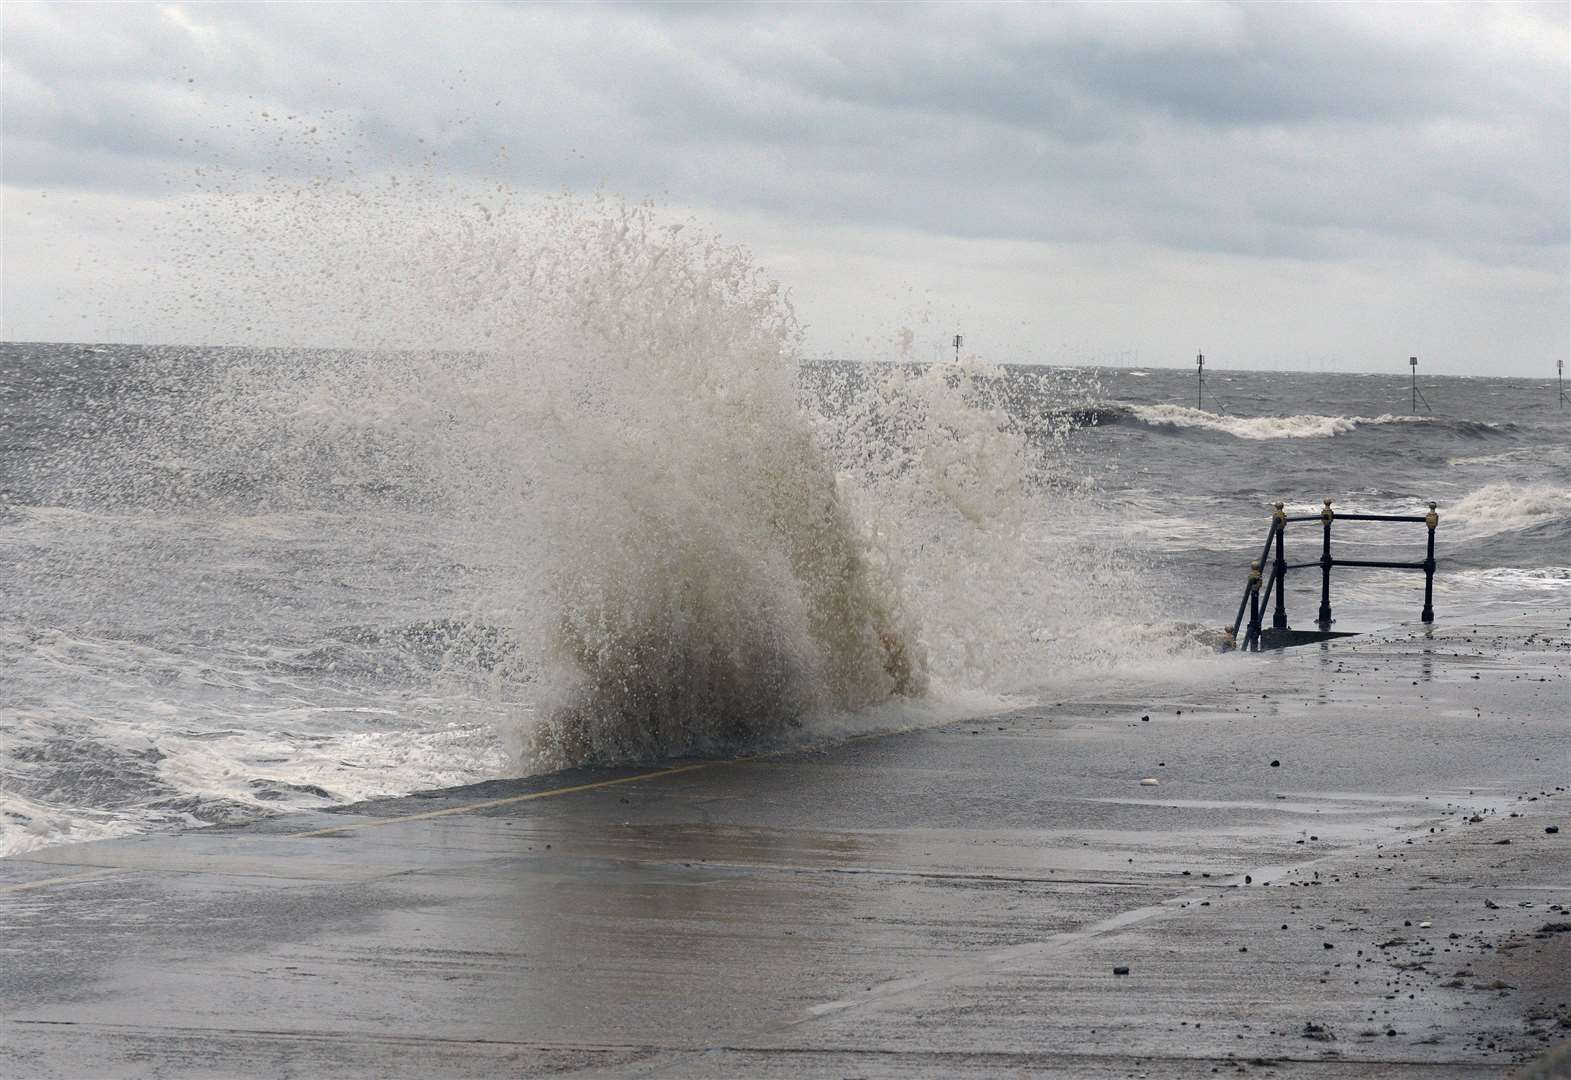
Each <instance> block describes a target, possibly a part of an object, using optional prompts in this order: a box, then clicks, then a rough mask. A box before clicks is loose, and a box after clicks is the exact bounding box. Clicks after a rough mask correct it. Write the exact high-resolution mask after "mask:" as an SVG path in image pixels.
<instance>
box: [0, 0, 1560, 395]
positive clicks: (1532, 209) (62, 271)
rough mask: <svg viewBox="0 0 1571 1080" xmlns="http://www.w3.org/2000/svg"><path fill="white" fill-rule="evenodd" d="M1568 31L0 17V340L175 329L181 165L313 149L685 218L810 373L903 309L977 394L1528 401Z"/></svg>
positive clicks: (1136, 7)
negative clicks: (1443, 383) (1441, 377)
mask: <svg viewBox="0 0 1571 1080" xmlns="http://www.w3.org/2000/svg"><path fill="white" fill-rule="evenodd" d="M1567 11H1568V5H1567V4H1566V3H1564V2H1560V0H1557V2H1553V3H1542V4H1531V3H1528V4H1485V3H1465V4H1440V3H1427V4H1401V3H1379V4H1348V3H1337V4H1331V3H1324V4H1321V3H1303V4H1294V3H1261V4H1248V3H1160V4H1150V5H1148V4H1139V3H1105V4H1008V5H1004V4H1000V5H989V4H975V3H967V4H936V3H934V4H909V5H902V4H882V5H820V4H794V5H785V6H768V5H719V4H713V5H712V4H690V5H682V4H670V5H663V4H628V5H615V6H612V5H593V4H555V5H528V4H486V3H465V4H413V3H411V4H397V5H394V4H352V5H343V4H332V3H310V4H303V3H302V4H284V3H277V4H260V3H257V4H209V3H202V4H197V3H167V4H157V3H154V4H138V3H125V4H76V3H50V4H26V3H17V2H11V3H8V4H6V5H5V6H4V8H3V11H0V19H3V67H4V83H3V100H0V104H3V109H4V112H3V136H4V142H3V152H4V159H3V170H4V172H3V183H4V235H3V239H4V275H3V285H4V302H3V317H4V325H3V335H4V337H5V338H7V339H11V340H38V339H45V340H126V339H134V340H147V339H150V338H158V337H160V336H161V335H162V336H168V335H171V334H176V333H177V331H176V330H174V329H171V328H168V327H165V328H162V329H161V328H160V327H157V326H146V325H142V323H140V322H138V321H137V320H136V319H135V318H133V317H132V316H131V315H130V314H127V313H128V312H132V311H135V310H148V309H149V303H148V301H147V298H146V297H145V296H143V295H142V294H143V293H145V292H146V291H148V290H156V289H158V288H162V287H164V286H162V285H161V284H160V281H161V279H160V278H159V277H158V275H156V274H148V273H146V272H145V268H144V267H141V266H139V263H138V260H139V258H145V253H146V252H147V251H148V250H150V249H151V248H152V247H154V246H155V245H156V244H157V243H165V244H167V242H168V237H169V236H170V235H172V232H173V231H175V230H172V229H171V226H170V224H169V222H170V219H171V215H177V214H179V213H180V212H182V211H181V209H180V208H181V207H182V206H188V205H189V203H190V200H191V198H192V194H193V192H195V191H196V190H197V185H199V184H200V183H201V182H202V179H201V176H199V175H198V173H199V170H206V171H208V172H211V171H212V170H213V169H215V168H217V169H220V170H222V171H224V173H225V175H226V176H228V177H230V179H229V181H227V183H228V185H229V188H228V189H229V190H230V191H231V192H232V193H233V197H236V198H238V197H240V193H241V192H243V190H244V189H245V186H246V184H247V182H248V181H247V177H253V178H254V179H255V183H256V184H258V185H261V184H262V183H263V179H262V178H263V177H264V176H265V175H266V174H267V173H268V172H269V171H270V170H271V171H272V172H274V173H275V174H276V173H278V172H284V173H287V172H288V171H289V170H290V169H291V168H295V167H298V168H299V169H300V170H302V172H304V171H307V170H308V169H310V168H315V167H318V166H319V165H320V162H319V161H308V160H307V159H308V158H309V155H297V154H294V153H293V151H292V150H291V148H290V147H289V146H288V145H285V144H286V143H287V141H288V138H289V137H290V133H299V132H301V131H304V130H308V127H307V125H310V126H316V125H317V124H318V123H320V125H321V126H322V128H323V130H324V131H325V130H328V129H331V130H332V131H333V132H334V133H335V135H334V137H333V142H332V145H333V146H336V147H338V148H339V149H341V150H342V154H341V157H342V158H343V167H344V168H345V169H346V170H352V171H353V172H355V173H357V174H360V175H365V176H371V175H377V174H385V173H387V172H396V171H399V170H405V169H411V168H415V167H416V166H418V165H419V163H421V162H422V161H424V160H427V159H428V158H429V160H431V161H434V162H435V163H436V165H435V167H436V168H437V169H438V170H441V171H450V172H452V173H455V174H462V175H463V176H465V177H467V178H474V177H481V176H486V175H495V174H496V173H497V172H498V170H502V171H504V172H505V175H506V178H507V180H508V181H509V182H510V183H511V184H512V185H513V186H514V187H515V189H517V190H519V191H521V192H525V193H528V192H550V191H559V190H562V189H563V188H566V189H570V190H583V191H588V190H592V189H595V188H596V187H599V186H603V187H604V188H605V189H606V190H608V191H610V192H614V193H617V194H620V195H623V196H626V197H628V198H645V197H653V198H655V199H656V200H658V201H659V202H662V203H664V204H666V205H667V206H669V207H671V208H672V209H673V210H674V211H676V212H680V213H683V214H690V215H692V216H694V217H696V218H697V219H698V221H699V222H700V223H702V224H705V225H707V226H709V227H710V228H711V229H712V230H715V231H718V232H720V233H721V234H722V235H723V236H724V237H725V238H727V239H730V240H736V241H740V242H744V243H746V244H748V245H749V246H750V247H751V248H752V249H753V250H754V252H755V253H756V255H757V258H758V260H759V261H760V262H761V263H763V264H764V265H765V266H766V267H768V268H769V270H770V271H771V272H772V273H773V274H775V275H776V276H777V277H779V278H780V279H781V280H782V281H783V282H785V283H786V284H787V285H788V286H790V288H791V290H792V294H793V296H794V298H795V302H796V306H797V309H798V312H799V313H800V315H801V317H802V320H803V322H804V324H805V325H806V329H807V347H808V349H809V350H810V351H812V352H816V353H833V354H836V355H843V356H853V357H858V356H870V357H876V356H879V355H883V354H884V353H886V352H887V344H886V343H887V342H888V341H889V340H891V338H892V334H893V331H894V329H895V328H896V327H898V326H900V325H902V324H904V323H910V322H912V319H913V313H914V312H922V313H925V314H926V318H927V321H926V322H919V323H918V325H919V326H920V329H919V344H918V348H919V351H920V350H924V349H925V350H928V351H929V352H931V351H935V350H936V349H937V348H938V344H939V342H940V341H941V340H943V339H944V338H945V337H947V335H948V334H950V333H953V332H954V331H955V330H956V329H959V330H961V331H963V332H964V333H965V334H966V337H967V343H968V344H969V345H971V346H974V347H975V349H976V351H977V352H979V353H980V354H981V355H983V356H985V357H987V358H988V359H992V360H998V361H1022V362H1031V361H1038V362H1088V361H1090V362H1115V363H1139V364H1143V365H1173V364H1187V363H1192V358H1193V355H1194V353H1195V351H1196V350H1197V349H1202V348H1203V349H1204V350H1205V352H1206V353H1207V354H1208V357H1210V358H1211V362H1212V363H1213V364H1215V365H1218V366H1232V367H1239V368H1262V367H1286V368H1308V369H1319V368H1325V369H1346V370H1392V371H1400V370H1405V367H1406V357H1407V356H1408V355H1410V354H1415V353H1416V354H1418V355H1420V356H1421V357H1422V358H1423V361H1422V362H1423V363H1424V365H1425V370H1428V371H1433V372H1446V373H1455V374H1475V373H1476V374H1483V373H1490V374H1516V375H1542V374H1546V373H1552V372H1553V370H1554V364H1555V361H1556V360H1557V359H1559V360H1563V359H1565V358H1566V357H1567V351H1568V341H1571V270H1568V251H1571V248H1568V231H1571V44H1568V27H1567V21H1568V20H1567ZM264 112H265V113H267V114H268V117H269V118H276V117H280V116H283V117H289V118H292V119H291V124H292V125H293V126H288V127H280V126H278V125H276V124H273V125H270V124H268V123H263V122H259V121H258V119H257V118H258V117H259V116H260V115H261V114H262V113H264ZM503 147H505V148H506V149H505V156H504V155H503V151H502V148H503ZM325 152H326V153H337V152H338V151H337V150H328V151H325ZM297 162H298V165H297V164H296V163H297ZM302 178H304V176H302ZM219 333H220V331H218V330H217V329H213V328H206V329H204V328H203V327H202V326H200V325H196V326H187V327H181V328H179V330H178V334H180V335H186V336H194V337H202V336H204V334H213V335H217V334H219ZM258 333H260V334H261V335H262V336H264V337H265V336H266V330H265V327H264V328H262V329H259V331H258Z"/></svg>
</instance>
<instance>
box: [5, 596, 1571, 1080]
mask: <svg viewBox="0 0 1571 1080" xmlns="http://www.w3.org/2000/svg"><path fill="white" fill-rule="evenodd" d="M1568 650H1571V636H1568V633H1567V621H1566V618H1565V617H1564V616H1563V615H1561V614H1558V613H1539V614H1537V615H1528V616H1523V617H1520V618H1516V619H1510V620H1503V621H1502V622H1501V623H1500V624H1499V625H1494V626H1470V627H1451V628H1436V629H1435V630H1434V631H1433V633H1432V635H1426V634H1425V633H1424V632H1423V631H1421V630H1416V629H1408V630H1398V631H1393V632H1391V633H1387V634H1384V635H1379V636H1375V637H1368V638H1349V639H1346V640H1343V641H1339V642H1336V643H1333V644H1330V645H1328V646H1324V647H1321V646H1312V647H1307V648H1304V649H1300V650H1294V651H1292V652H1289V653H1283V654H1277V655H1262V656H1239V657H1236V658H1232V660H1234V661H1236V669H1235V671H1236V674H1235V675H1233V676H1231V681H1228V679H1227V678H1224V679H1223V680H1221V681H1219V682H1218V683H1217V684H1216V685H1211V686H1208V687H1206V688H1204V689H1195V688H1194V687H1189V688H1186V689H1184V690H1181V691H1174V692H1172V693H1170V694H1164V695H1155V696H1135V695H1130V694H1121V693H1120V692H1119V691H1117V690H1116V689H1111V688H1110V689H1109V690H1107V691H1106V694H1105V695H1104V696H1103V697H1102V698H1101V699H1099V700H1091V699H1077V700H1073V701H1065V702H1062V703H1052V704H1048V705H1044V706H1041V707H1035V708H1029V709H1021V710H1017V711H1012V712H1008V713H1004V714H1000V715H995V716H990V717H986V718H985V719H975V720H971V721H964V722H959V723H954V724H949V725H946V726H943V727H936V728H928V729H924V730H919V731H913V732H905V733H900V734H895V735H888V736H880V737H873V738H863V739H860V740H856V741H852V742H849V743H845V744H841V745H839V746H835V747H832V748H829V749H826V750H820V751H815V752H804V753H791V754H782V755H774V756H764V757H759V758H754V759H748V760H737V761H714V762H675V763H671V764H669V765H665V766H655V767H650V768H647V769H636V770H633V769H629V770H602V771H581V772H574V773H570V774H558V775H553V776H546V777H534V778H530V779H527V780H516V781H498V782H494V783H488V784H482V785H477V786H474V787H469V788H462V789H455V790H449V791H440V792H431V793H425V794H421V795H417V796H411V797H409V798H405V799H392V800H385V801H380V802H375V803H368V804H362V805H359V806H354V807H349V808H345V809H344V810H341V811H339V812H334V813H322V814H313V815H291V816H286V817H279V818H273V819H270V820H267V821H265V822H261V823H257V824H254V825H251V826H246V827H239V828H211V829H202V830H194V831H190V832H185V833H181V834H171V835H154V836H144V837H136V838H130V839H123V840H115V841H106V842H100V843H94V844H84V845H76V846H69V847H61V848H54V849H48V850H44V851H39V852H34V853H30V854H28V855H26V856H23V857H18V858H13V859H7V860H0V930H3V933H0V951H3V962H0V1076H3V1077H6V1078H17V1080H22V1078H35V1077H36V1078H83V1077H144V1076H145V1077H278V1076H292V1077H333V1078H341V1077H366V1078H373V1077H374V1078H386V1077H419V1078H422V1080H432V1078H440V1077H499V1076H536V1075H562V1074H569V1073H571V1074H573V1075H575V1076H576V1075H582V1076H594V1077H681V1076H701V1077H753V1076H758V1077H775V1076H780V1077H785V1076H791V1077H800V1076H811V1077H819V1076H822V1077H884V1076H924V1077H925V1076H945V1077H949V1076H953V1077H984V1076H986V1077H991V1076H1001V1077H1020V1076H1053V1077H1140V1076H1145V1077H1153V1078H1156V1077H1210V1076H1214V1075H1224V1076H1243V1075H1249V1076H1277V1077H1296V1076H1316V1077H1338V1078H1341V1077H1346V1078H1378V1077H1403V1078H1414V1080H1418V1078H1426V1080H1427V1078H1445V1077H1468V1078H1472V1077H1479V1078H1483V1077H1490V1078H1494V1077H1501V1076H1507V1075H1511V1074H1512V1073H1513V1071H1514V1070H1515V1069H1516V1068H1518V1067H1520V1066H1521V1065H1522V1064H1523V1063H1525V1062H1527V1061H1529V1060H1531V1059H1533V1058H1536V1057H1538V1056H1539V1055H1541V1054H1544V1053H1545V1052H1546V1051H1548V1050H1549V1049H1550V1048H1551V1047H1552V1046H1553V1045H1555V1044H1556V1043H1557V1042H1561V1041H1564V1040H1566V1039H1567V1038H1568V1037H1571V975H1568V973H1571V795H1568V793H1567V791H1566V790H1565V789H1566V788H1567V787H1568V786H1571V651H1568ZM1230 662H1231V661H1230ZM1143 778H1154V779H1155V780H1156V781H1157V783H1156V784H1154V785H1142V784H1141V782H1140V781H1141V780H1142V779H1143ZM1548 829H1556V830H1558V831H1555V832H1549V831H1546V830H1548Z"/></svg>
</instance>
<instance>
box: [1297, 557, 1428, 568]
mask: <svg viewBox="0 0 1571 1080" xmlns="http://www.w3.org/2000/svg"><path fill="white" fill-rule="evenodd" d="M1320 565H1321V562H1320V560H1319V559H1316V560H1315V561H1314V562H1295V563H1288V564H1287V565H1286V566H1284V567H1282V569H1283V570H1307V569H1309V568H1310V567H1311V566H1320ZM1331 565H1332V566H1384V567H1391V568H1395V569H1398V570H1424V569H1427V567H1425V565H1424V564H1423V563H1421V562H1385V561H1375V560H1371V559H1332V560H1331Z"/></svg>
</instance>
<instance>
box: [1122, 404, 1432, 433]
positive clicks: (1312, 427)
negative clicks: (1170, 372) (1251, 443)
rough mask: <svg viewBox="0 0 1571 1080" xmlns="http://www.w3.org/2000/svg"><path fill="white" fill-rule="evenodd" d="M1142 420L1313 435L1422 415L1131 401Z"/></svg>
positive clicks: (1236, 430) (1419, 419)
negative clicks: (1246, 412)
mask: <svg viewBox="0 0 1571 1080" xmlns="http://www.w3.org/2000/svg"><path fill="white" fill-rule="evenodd" d="M1130 411H1131V412H1132V413H1133V414H1134V416H1135V418H1136V419H1138V420H1140V421H1141V422H1142V423H1146V424H1151V425H1153V426H1158V427H1176V428H1202V429H1204V430H1207V431H1220V432H1222V433H1223V434H1225V435H1232V436H1233V437H1235V438H1239V439H1315V438H1329V437H1331V436H1333V435H1342V434H1345V433H1347V432H1349V431H1352V430H1353V429H1354V428H1358V427H1364V426H1366V425H1373V424H1398V423H1423V422H1425V418H1424V417H1421V416H1395V415H1392V414H1390V413H1386V414H1385V415H1382V416H1318V415H1315V414H1312V413H1307V414H1302V415H1299V416H1225V415H1223V414H1221V413H1210V412H1205V411H1203V410H1201V409H1191V408H1189V407H1187V406H1184V405H1134V406H1131V409H1130Z"/></svg>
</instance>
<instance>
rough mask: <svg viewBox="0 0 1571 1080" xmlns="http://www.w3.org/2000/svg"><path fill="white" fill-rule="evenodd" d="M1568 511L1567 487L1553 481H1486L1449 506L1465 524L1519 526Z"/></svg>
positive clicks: (1570, 510)
mask: <svg viewBox="0 0 1571 1080" xmlns="http://www.w3.org/2000/svg"><path fill="white" fill-rule="evenodd" d="M1567 514H1571V490H1567V489H1565V488H1559V487H1555V486H1554V485H1553V484H1514V483H1511V482H1509V481H1503V482H1501V483H1497V484H1486V485H1484V486H1483V487H1481V488H1479V489H1478V490H1477V491H1473V492H1469V493H1468V494H1467V495H1464V496H1463V497H1462V498H1461V499H1459V500H1457V502H1456V503H1454V504H1453V505H1452V506H1451V507H1449V516H1452V517H1454V518H1456V519H1457V520H1458V521H1461V522H1464V523H1466V524H1469V525H1497V526H1502V527H1511V528H1515V527H1519V526H1522V525H1530V524H1534V523H1536V522H1539V521H1546V520H1548V519H1550V518H1555V517H1565V516H1566V515H1567Z"/></svg>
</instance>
